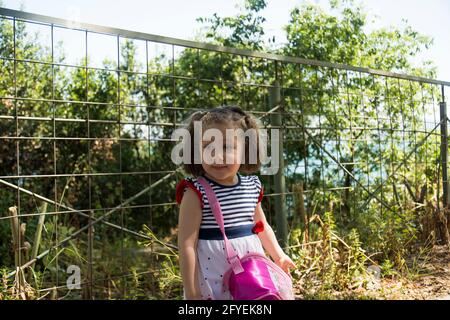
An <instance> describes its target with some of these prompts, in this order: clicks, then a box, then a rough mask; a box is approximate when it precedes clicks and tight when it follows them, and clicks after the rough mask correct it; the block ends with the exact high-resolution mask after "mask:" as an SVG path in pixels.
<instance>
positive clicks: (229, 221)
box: [176, 173, 264, 229]
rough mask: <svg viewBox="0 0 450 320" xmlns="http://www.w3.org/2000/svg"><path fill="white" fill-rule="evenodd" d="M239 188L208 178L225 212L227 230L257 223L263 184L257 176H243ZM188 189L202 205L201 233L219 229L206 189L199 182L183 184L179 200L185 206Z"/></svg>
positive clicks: (186, 180)
mask: <svg viewBox="0 0 450 320" xmlns="http://www.w3.org/2000/svg"><path fill="white" fill-rule="evenodd" d="M237 176H238V180H239V181H238V182H237V183H236V184H235V185H231V186H226V185H222V184H219V183H217V182H215V181H213V180H211V179H209V178H208V177H206V176H203V177H204V178H205V179H206V181H208V182H209V184H210V185H211V187H212V189H213V190H214V193H215V194H216V197H217V200H218V201H219V203H220V208H221V209H222V214H223V220H224V224H225V228H229V227H236V226H241V225H248V224H251V223H254V220H253V216H254V214H255V209H256V206H257V204H258V203H259V202H261V200H262V197H263V193H264V190H263V187H262V185H261V181H260V180H259V178H258V177H257V176H255V175H252V176H243V175H240V174H239V173H238V174H237ZM186 188H192V189H193V190H194V191H195V192H196V193H197V195H198V197H199V199H200V201H201V205H202V222H201V225H200V229H219V226H218V224H217V222H216V219H215V218H214V215H213V213H212V211H211V208H210V206H209V203H208V198H207V197H206V193H205V190H204V189H203V186H202V185H201V184H200V183H199V182H198V181H197V179H195V178H191V177H187V178H184V179H183V180H181V181H180V183H179V184H178V185H177V188H176V200H177V202H178V203H181V199H182V198H183V194H184V192H185V191H186Z"/></svg>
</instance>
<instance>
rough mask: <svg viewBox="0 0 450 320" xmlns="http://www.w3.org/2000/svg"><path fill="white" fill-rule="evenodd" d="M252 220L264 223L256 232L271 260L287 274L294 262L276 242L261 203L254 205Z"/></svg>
mask: <svg viewBox="0 0 450 320" xmlns="http://www.w3.org/2000/svg"><path fill="white" fill-rule="evenodd" d="M254 220H255V221H261V222H262V223H263V224H264V231H262V232H259V233H258V237H259V239H260V240H261V243H262V245H263V247H264V249H265V250H266V251H267V252H268V253H269V255H270V256H271V257H272V259H273V261H274V262H275V263H276V264H277V265H279V266H280V267H281V268H282V269H283V270H284V271H286V273H287V274H289V268H295V264H294V262H292V260H291V258H289V256H288V255H287V254H286V253H284V251H283V249H281V247H280V245H279V244H278V240H277V238H276V237H275V233H274V232H273V229H272V227H271V226H270V225H269V223H268V222H267V220H266V216H265V215H264V211H263V209H262V207H261V203H258V205H257V206H256V211H255V216H254Z"/></svg>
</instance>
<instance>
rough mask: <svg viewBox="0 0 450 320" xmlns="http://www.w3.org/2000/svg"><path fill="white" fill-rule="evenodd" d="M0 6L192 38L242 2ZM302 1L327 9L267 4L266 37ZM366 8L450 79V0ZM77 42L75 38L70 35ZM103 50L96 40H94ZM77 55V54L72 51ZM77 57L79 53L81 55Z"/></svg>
mask: <svg viewBox="0 0 450 320" xmlns="http://www.w3.org/2000/svg"><path fill="white" fill-rule="evenodd" d="M0 2H3V7H6V8H10V9H20V7H21V5H23V6H24V10H25V11H28V12H32V13H38V14H43V15H49V16H54V17H58V18H64V19H70V20H76V21H81V22H86V23H92V24H98V25H105V26H110V27H116V28H122V29H128V30H133V31H139V32H145V33H151V34H157V35H162V36H168V37H173V38H179V39H187V40H192V39H194V38H195V35H196V33H198V31H199V27H200V24H199V23H197V22H196V20H195V19H196V18H198V17H211V16H212V15H213V14H214V13H217V14H218V15H220V16H230V15H234V14H236V13H237V12H239V10H238V6H243V0H229V1H223V0H189V1H187V0H164V1H161V0H127V1H124V0H117V1H112V0H0ZM303 2H311V3H316V4H319V5H321V6H322V7H323V8H324V9H325V10H328V1H327V0H268V6H267V8H266V9H265V10H264V11H263V12H262V14H263V16H264V17H265V18H266V19H267V21H266V23H265V31H266V34H267V36H269V35H275V39H276V41H277V42H280V43H281V42H284V41H285V39H286V38H285V36H284V32H283V29H282V28H283V26H284V25H285V24H287V22H288V20H289V12H290V10H291V9H292V8H294V7H295V6H298V5H300V4H302V3H303ZM361 2H362V3H363V5H364V6H365V8H367V10H368V11H369V12H370V13H371V14H373V15H375V16H377V17H378V18H377V19H376V21H375V22H374V23H372V24H371V25H370V26H369V30H370V29H371V28H378V27H388V26H391V25H393V26H403V25H404V23H403V22H402V20H403V19H406V20H407V21H408V24H409V25H410V26H412V27H413V28H414V29H415V30H417V31H418V32H419V33H421V34H424V35H427V36H431V37H432V38H434V44H433V46H432V47H431V48H430V49H429V50H428V51H427V52H426V53H424V54H423V55H421V56H420V57H419V58H418V59H417V62H416V63H418V64H420V61H421V60H422V59H425V60H432V61H434V63H435V64H436V66H437V67H438V74H437V79H439V80H445V81H450V59H449V56H450V41H449V38H450V1H449V0H395V1H393V0H361ZM73 41H76V36H74V37H73ZM93 42H95V43H96V45H98V46H103V47H108V44H107V42H108V41H105V42H104V43H102V42H101V41H100V39H99V40H98V41H93ZM74 54H75V55H76V53H74ZM80 54H81V53H80Z"/></svg>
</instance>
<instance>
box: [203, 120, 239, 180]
mask: <svg viewBox="0 0 450 320" xmlns="http://www.w3.org/2000/svg"><path fill="white" fill-rule="evenodd" d="M214 128H216V129H219V130H220V132H221V133H222V146H221V147H222V148H221V150H222V154H220V152H218V150H217V149H218V148H220V146H218V144H217V143H214V141H208V140H202V155H203V161H202V167H203V170H205V172H206V174H207V175H208V176H210V177H211V178H213V179H214V180H216V181H217V182H219V183H220V182H223V183H225V184H234V182H235V181H234V177H235V176H236V173H237V172H238V170H239V168H240V166H241V163H240V161H241V155H242V152H243V148H242V143H240V140H239V139H238V137H237V136H236V134H233V138H232V141H228V140H227V135H226V129H228V131H230V129H233V128H230V127H227V126H225V125H223V124H217V125H215V126H214ZM205 131H206V130H205ZM232 132H233V133H235V129H233V131H232ZM230 140H231V139H230ZM205 155H210V156H212V160H213V161H212V163H211V161H205Z"/></svg>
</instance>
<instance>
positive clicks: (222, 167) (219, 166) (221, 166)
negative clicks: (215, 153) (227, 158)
mask: <svg viewBox="0 0 450 320" xmlns="http://www.w3.org/2000/svg"><path fill="white" fill-rule="evenodd" d="M212 167H213V168H214V169H225V168H228V166H227V165H215V166H212Z"/></svg>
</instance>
